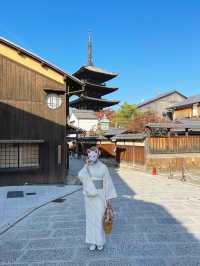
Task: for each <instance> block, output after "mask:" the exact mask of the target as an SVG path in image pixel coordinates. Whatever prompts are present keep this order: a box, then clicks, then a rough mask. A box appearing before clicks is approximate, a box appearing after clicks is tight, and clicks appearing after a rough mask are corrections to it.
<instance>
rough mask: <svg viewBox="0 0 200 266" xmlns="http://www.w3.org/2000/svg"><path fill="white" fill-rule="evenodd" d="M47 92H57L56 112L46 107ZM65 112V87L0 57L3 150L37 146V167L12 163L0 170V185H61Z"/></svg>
mask: <svg viewBox="0 0 200 266" xmlns="http://www.w3.org/2000/svg"><path fill="white" fill-rule="evenodd" d="M46 89H47V90H49V89H50V90H52V91H56V92H57V93H59V95H60V97H61V99H62V105H61V106H60V107H59V108H58V109H55V110H54V109H50V108H48V106H47V104H46V102H45V99H46V98H45V97H46V95H47V93H48V92H47V90H46ZM67 109H68V106H67V107H66V94H65V84H61V83H59V82H57V81H55V80H53V79H51V78H49V77H47V76H44V75H42V74H40V73H38V72H37V71H35V70H32V69H31V68H28V67H26V66H23V65H21V64H19V63H17V62H15V61H13V60H11V59H9V58H7V57H5V56H4V55H1V54H0V146H1V148H2V151H3V149H5V147H6V146H5V145H11V146H10V150H11V148H12V145H13V149H16V145H18V146H20V149H23V148H25V145H26V146H27V145H32V146H31V147H29V146H27V147H29V148H32V147H33V148H34V149H36V146H37V149H38V150H39V155H38V156H39V158H38V161H39V164H38V165H37V166H36V167H34V166H31V167H30V166H28V167H27V166H26V167H18V165H17V164H16V165H15V164H13V166H14V167H6V168H4V167H0V185H16V184H24V183H25V182H27V183H33V184H36V183H63V182H64V178H65V176H66V145H65V136H66V110H67ZM3 145H4V146H3ZM34 145H36V146H34ZM37 149H36V150H37ZM7 152H8V151H7ZM16 152H17V150H16ZM3 156H4V155H2V154H1V157H2V158H1V159H2V160H4V161H5V160H7V159H5V158H3ZM5 156H7V155H6V153H5ZM22 156H23V155H22ZM20 160H21V159H20ZM11 166H12V165H11Z"/></svg>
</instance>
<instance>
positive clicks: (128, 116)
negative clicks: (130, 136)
mask: <svg viewBox="0 0 200 266" xmlns="http://www.w3.org/2000/svg"><path fill="white" fill-rule="evenodd" d="M136 113H137V106H136V105H135V104H129V103H127V102H124V103H123V104H122V105H121V106H120V108H119V109H118V110H117V111H116V112H115V115H114V116H113V118H112V123H113V124H114V125H115V127H127V126H128V124H129V122H130V121H131V120H132V119H133V117H134V115H135V114H136Z"/></svg>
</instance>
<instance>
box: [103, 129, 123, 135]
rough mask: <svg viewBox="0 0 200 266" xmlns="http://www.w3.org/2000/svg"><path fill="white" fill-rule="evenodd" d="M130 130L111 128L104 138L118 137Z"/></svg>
mask: <svg viewBox="0 0 200 266" xmlns="http://www.w3.org/2000/svg"><path fill="white" fill-rule="evenodd" d="M127 131H128V130H127V129H126V128H115V127H110V128H109V130H108V131H107V132H106V133H105V134H104V136H116V135H119V134H122V133H126V132H127Z"/></svg>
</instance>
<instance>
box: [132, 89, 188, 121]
mask: <svg viewBox="0 0 200 266" xmlns="http://www.w3.org/2000/svg"><path fill="white" fill-rule="evenodd" d="M186 98H187V97H186V96H184V95H183V94H182V93H180V92H179V91H177V90H169V91H166V92H164V93H161V94H158V95H157V96H155V97H153V98H151V99H148V100H146V101H143V102H141V103H139V104H138V105H137V107H138V109H139V110H140V111H142V112H145V111H153V112H156V113H158V114H159V115H160V116H161V117H162V116H169V118H170V119H171V112H170V111H169V110H168V107H169V106H171V105H173V104H176V103H179V102H182V101H183V100H185V99H186Z"/></svg>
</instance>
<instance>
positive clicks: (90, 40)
mask: <svg viewBox="0 0 200 266" xmlns="http://www.w3.org/2000/svg"><path fill="white" fill-rule="evenodd" d="M88 65H89V66H92V65H93V64H92V35H91V31H89V32H88Z"/></svg>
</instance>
